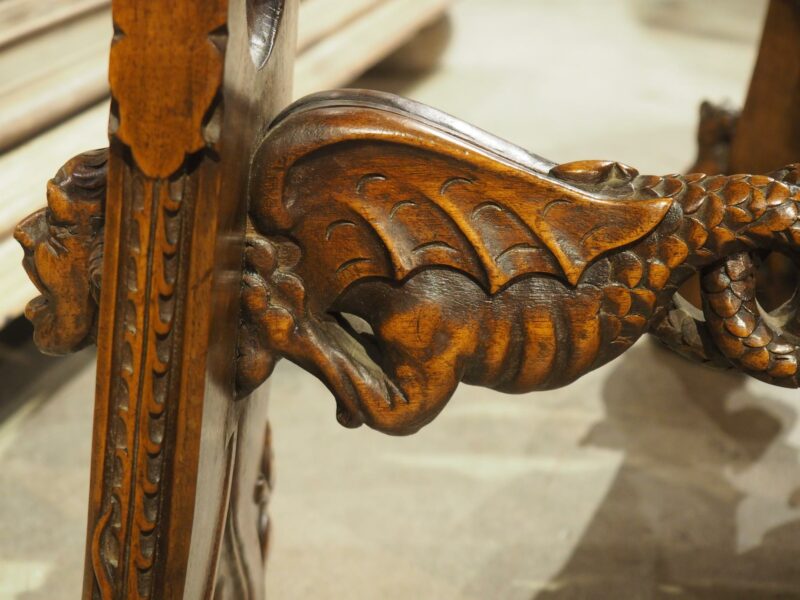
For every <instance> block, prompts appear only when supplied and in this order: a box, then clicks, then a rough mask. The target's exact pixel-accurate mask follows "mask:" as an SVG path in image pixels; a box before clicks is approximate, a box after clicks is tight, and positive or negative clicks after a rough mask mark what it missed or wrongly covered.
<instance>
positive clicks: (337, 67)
mask: <svg viewBox="0 0 800 600" xmlns="http://www.w3.org/2000/svg"><path fill="white" fill-rule="evenodd" d="M451 1H452V0H386V1H384V2H381V3H380V4H379V5H378V6H376V7H375V8H374V9H373V10H370V11H369V12H367V13H365V14H364V15H362V16H361V17H360V18H359V19H356V20H355V21H352V22H351V23H349V24H348V25H347V26H345V27H343V28H341V29H339V30H338V31H336V32H334V33H332V34H331V35H329V36H328V37H326V38H325V39H324V40H322V41H320V42H319V43H317V44H315V45H314V46H312V47H311V48H309V49H308V50H306V51H305V52H304V53H303V54H302V55H301V56H300V60H299V61H298V63H297V67H296V70H295V90H294V91H295V96H296V97H302V96H305V95H307V94H310V93H313V92H318V91H320V90H324V89H330V88H335V87H338V86H341V85H343V84H344V83H346V82H349V81H352V80H353V79H355V78H356V77H358V76H359V75H361V74H362V73H363V72H364V71H366V70H367V69H369V68H370V67H371V66H373V65H374V64H375V63H377V62H378V61H379V60H380V59H381V58H384V57H386V56H388V55H389V54H390V53H391V52H392V51H393V50H396V49H397V48H399V47H400V46H402V45H403V43H405V42H407V41H408V40H410V39H411V37H413V35H414V34H415V33H416V32H417V31H419V30H420V29H421V28H423V27H425V26H426V25H428V24H430V23H432V22H433V21H435V20H436V18H438V17H439V16H441V15H442V13H443V12H444V11H445V10H446V9H447V7H448V6H449V4H450V3H451ZM301 14H302V13H301ZM301 22H302V21H301Z"/></svg>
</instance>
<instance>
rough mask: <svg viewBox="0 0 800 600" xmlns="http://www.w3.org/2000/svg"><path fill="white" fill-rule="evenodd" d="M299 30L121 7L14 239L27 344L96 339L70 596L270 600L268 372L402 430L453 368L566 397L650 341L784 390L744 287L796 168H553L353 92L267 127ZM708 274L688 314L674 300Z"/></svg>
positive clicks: (186, 4)
mask: <svg viewBox="0 0 800 600" xmlns="http://www.w3.org/2000/svg"><path fill="white" fill-rule="evenodd" d="M790 4H791V3H789V2H781V1H776V2H775V3H774V4H773V7H772V12H771V14H770V19H775V18H778V17H776V12H780V11H785V10H790V11H794V13H793V14H794V16H795V17H797V10H798V9H797V7H796V5H793V6H790ZM296 14H297V3H296V2H294V1H292V0H286V1H283V0H231V2H230V3H229V2H227V0H207V1H205V2H202V3H201V2H192V1H190V0H176V1H175V2H171V3H164V2H157V1H149V0H114V4H113V18H114V31H115V33H114V39H113V43H112V47H111V69H110V72H111V88H112V94H113V104H112V110H111V116H110V128H109V132H110V147H109V149H107V150H96V151H92V152H88V153H86V154H83V155H80V156H78V157H76V158H74V159H72V160H70V161H69V162H67V163H66V165H65V166H64V167H63V168H62V170H61V171H60V172H59V173H58V174H57V175H56V176H55V178H54V179H53V180H51V182H50V183H49V184H48V191H47V198H48V207H47V208H46V209H43V210H42V211H39V212H37V213H35V214H33V215H31V216H30V217H29V218H28V219H26V220H25V221H23V222H22V223H21V224H20V226H19V228H18V230H17V239H18V240H19V241H20V243H21V244H22V246H23V247H24V249H25V259H24V264H25V268H26V269H27V271H28V273H29V275H30V276H31V278H32V280H33V281H34V283H35V284H36V285H37V287H38V288H39V289H40V291H41V292H42V296H41V297H39V298H37V299H35V300H33V301H32V302H31V303H30V304H29V306H28V309H27V312H26V314H27V316H28V318H29V319H30V320H31V321H32V322H33V323H34V326H35V339H36V342H37V344H38V345H39V347H40V348H41V349H42V350H43V351H45V352H51V353H56V354H61V353H66V352H70V351H73V350H75V349H78V348H80V347H83V346H84V345H86V344H89V343H93V342H95V341H96V342H97V345H98V373H97V395H96V408H95V423H94V450H93V459H92V482H91V496H90V504H89V531H88V537H87V550H86V570H85V581H84V592H83V597H84V598H86V599H87V600H88V599H112V598H114V599H121V598H129V599H134V598H192V599H195V598H215V599H223V598H224V599H227V598H231V599H241V598H261V597H263V594H264V589H263V586H264V583H263V571H262V568H263V560H264V557H265V556H266V549H267V541H268V529H269V525H268V519H267V514H266V505H267V501H268V498H269V492H270V481H271V474H270V450H269V429H268V428H267V420H266V405H265V398H264V397H263V396H262V395H260V394H259V393H258V392H255V390H256V388H258V386H259V385H260V384H261V383H263V382H264V381H265V380H266V379H267V378H268V377H269V375H270V373H271V372H272V369H273V367H274V365H275V363H276V362H277V361H278V360H279V359H280V358H288V359H290V360H292V361H294V362H296V363H297V364H299V365H300V366H302V367H303V368H305V369H306V370H308V371H309V372H311V373H313V374H314V375H316V376H317V377H319V378H320V379H321V380H322V381H323V382H324V383H325V384H326V385H327V386H328V388H329V389H330V390H331V392H332V394H333V396H334V397H335V400H336V406H337V418H338V419H339V421H340V422H341V423H342V424H343V425H345V426H347V427H356V426H359V425H361V424H367V425H369V426H370V427H373V428H376V429H378V430H380V431H383V432H386V433H389V434H410V433H413V432H415V431H417V430H418V429H419V428H420V427H422V426H423V425H425V424H426V423H428V422H430V421H431V420H432V419H433V418H434V417H435V416H436V415H437V414H438V413H439V411H441V410H442V409H443V408H444V406H445V404H446V403H447V401H448V400H449V398H450V397H451V395H452V394H453V392H454V390H455V388H456V386H457V385H458V384H459V383H460V382H466V383H470V384H475V385H481V386H486V387H490V388H493V389H497V390H502V391H505V392H510V393H523V392H528V391H533V390H547V389H552V388H555V387H559V386H563V385H567V384H569V383H570V382H572V381H574V380H575V379H577V378H578V377H580V376H582V375H584V374H585V373H587V372H589V371H591V370H592V369H595V368H597V367H599V366H601V365H603V364H605V363H607V362H608V361H610V360H613V359H614V358H616V357H618V356H619V355H621V354H622V353H623V352H625V350H627V349H628V348H629V347H630V346H631V345H632V344H633V343H634V342H635V341H636V340H637V339H638V338H639V337H641V336H642V335H643V334H645V333H647V332H650V333H653V334H655V335H656V336H657V337H659V338H660V339H662V340H663V341H664V342H665V343H667V344H668V345H670V346H671V347H673V348H674V349H676V350H678V351H680V352H682V353H684V354H685V355H687V356H691V357H693V358H695V359H699V360H702V361H706V362H713V363H716V364H718V365H725V366H727V367H732V368H736V369H740V370H742V371H745V372H747V373H749V374H751V375H753V376H755V377H757V378H759V379H762V380H764V381H767V382H770V383H775V384H778V385H785V386H791V387H797V386H798V382H799V381H800V373H799V372H798V356H799V353H798V338H797V326H796V321H795V311H794V302H792V301H790V302H789V303H788V304H787V305H786V306H784V307H782V308H781V309H780V311H778V312H776V313H775V314H772V315H768V314H765V313H764V311H763V310H762V309H761V308H760V307H759V305H758V303H757V299H756V293H755V292H756V285H755V270H756V266H757V263H758V261H759V259H760V257H761V256H762V255H763V254H764V253H766V252H769V251H779V252H782V253H784V254H786V255H788V256H790V257H795V256H796V254H797V252H798V250H799V249H800V212H799V210H800V187H799V186H798V167H796V166H789V167H786V168H782V169H779V170H777V171H773V172H771V174H769V175H728V176H726V175H719V174H715V173H710V174H702V173H696V174H690V175H667V176H650V175H641V174H639V173H638V172H637V171H636V170H635V169H633V168H631V167H628V166H625V165H622V164H619V163H617V162H613V161H577V162H572V163H568V164H560V165H557V164H553V163H551V162H550V161H547V160H546V159H543V158H541V157H538V156H536V155H533V154H531V153H529V152H527V151H525V150H523V149H521V148H518V147H516V146H513V145H512V144H510V143H508V142H505V141H502V140H499V139H497V138H495V137H493V136H491V135H490V134H488V133H485V132H483V131H481V130H478V129H476V128H474V127H471V126H469V125H467V124H465V123H462V122H461V121H458V120H456V119H454V118H453V117H450V116H448V115H446V114H444V113H441V112H439V111H437V110H434V109H432V108H429V107H426V106H422V105H420V104H417V103H415V102H412V101H410V100H405V99H402V98H398V97H396V96H392V95H387V94H380V93H375V92H367V91H338V92H327V93H322V94H317V95H314V96H310V97H307V98H305V99H303V100H300V101H299V102H297V103H295V104H294V105H292V106H291V107H289V108H287V109H285V110H283V112H281V113H280V114H278V112H279V111H280V110H281V109H283V108H284V107H285V105H286V103H287V99H288V97H289V91H290V88H291V72H292V56H293V48H294V35H295V34H294V30H295V20H296ZM794 23H795V25H796V24H797V19H796V18H795V21H794ZM794 39H795V40H797V39H800V36H795V38H794ZM765 44H766V45H768V42H766V41H765ZM769 53H770V51H769V49H768V48H766V49H765V50H764V53H762V61H766V62H765V63H764V64H769V60H768V58H765V57H768V56H769ZM760 64H761V63H760ZM760 69H761V70H759V71H757V74H756V81H757V80H758V77H759V76H760V75H759V74H760V73H761V71H763V67H760ZM795 84H796V81H795ZM795 89H796V88H795ZM753 98H754V96H753V95H751V101H752V102H756V100H753ZM749 106H750V105H749V104H748V107H749ZM747 110H748V109H746V110H745V115H744V116H743V121H742V122H740V125H739V127H740V131H741V130H746V123H748V122H749V121H748V120H747V114H748V113H747ZM759 114H760V113H759ZM733 121H735V119H732V120H731V121H730V122H731V123H732V122H733ZM707 122H710V121H709V120H708V119H707ZM723 130H724V131H729V132H731V131H732V125H730V126H725V127H723ZM711 137H712V138H713V139H712V140H711V142H710V143H709V144H710V145H709V144H706V146H707V147H706V150H707V152H706V155H705V156H701V158H705V159H706V164H711V166H712V167H715V166H716V168H714V169H708V170H709V171H711V170H714V171H723V170H725V166H724V165H721V164H720V163H721V162H724V161H726V160H727V157H728V155H729V154H728V152H727V145H726V143H727V141H729V140H724V141H723V143H722V148H721V149H720V148H718V147H717V146H716V145H715V144H717V142H719V140H718V139H717V138H716V137H714V136H713V135H712V136H711ZM730 137H731V138H733V139H738V138H737V137H736V136H733V133H732V132H731V135H730ZM701 140H702V138H701ZM795 143H796V142H795ZM737 152H738V153H737ZM732 156H733V157H739V158H737V159H736V160H742V159H741V156H742V153H741V152H740V151H737V150H736V142H734V151H733V154H732ZM720 157H722V158H720ZM793 157H794V149H792V154H791V156H790V157H788V158H793ZM709 161H710V163H709ZM785 162H790V161H789V160H787V161H785ZM734 164H740V163H736V162H735V161H734ZM776 166H777V165H776ZM757 170H759V171H760V170H762V169H761V167H760V166H759V168H758V169H757ZM697 273H699V274H700V276H701V296H702V313H703V316H704V318H703V319H697V318H695V316H697V315H693V314H691V311H690V310H689V309H686V308H683V307H681V306H679V305H678V304H677V303H676V302H675V298H676V292H677V290H678V288H679V286H681V285H682V284H683V283H684V282H685V281H686V280H687V279H689V278H690V277H692V276H693V275H694V274H697Z"/></svg>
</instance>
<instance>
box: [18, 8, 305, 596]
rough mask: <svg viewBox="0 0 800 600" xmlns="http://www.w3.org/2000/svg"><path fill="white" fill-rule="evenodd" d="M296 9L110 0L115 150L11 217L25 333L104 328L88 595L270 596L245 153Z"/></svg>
mask: <svg viewBox="0 0 800 600" xmlns="http://www.w3.org/2000/svg"><path fill="white" fill-rule="evenodd" d="M296 13H297V6H296V2H294V1H292V0H288V1H286V2H284V1H283V0H247V1H245V0H231V1H230V3H229V2H228V1H227V0H207V1H204V2H196V1H195V0H176V1H174V2H162V1H161V0H114V3H113V18H114V28H115V35H114V40H113V44H112V47H111V63H110V79H111V91H112V95H113V104H112V112H111V120H110V138H111V147H110V150H109V151H108V152H107V153H106V152H98V153H94V154H88V155H83V156H81V157H78V158H76V159H75V160H73V161H71V162H70V163H68V164H67V165H66V166H65V168H64V169H63V170H62V172H61V173H60V174H59V176H58V177H56V179H54V180H53V182H51V184H50V188H49V191H48V205H49V208H48V209H47V210H46V211H41V212H40V213H37V214H35V215H32V216H31V217H30V218H29V219H27V220H26V221H25V222H23V223H22V224H21V225H20V228H19V230H18V232H17V237H18V239H19V240H20V242H21V243H22V244H23V246H24V247H25V250H26V258H25V265H26V268H27V269H28V272H29V273H30V274H31V276H32V278H33V279H34V281H35V282H36V283H37V285H38V286H39V288H40V289H41V291H42V292H43V298H40V299H37V300H35V301H33V302H32V303H31V305H30V306H29V308H28V311H27V314H28V316H29V317H30V318H31V320H32V321H33V322H34V324H35V326H36V338H37V342H38V343H39V344H40V346H41V347H42V348H43V349H44V350H49V351H51V352H56V353H62V352H67V351H71V350H73V349H75V348H78V347H80V346H81V345H83V344H84V343H86V342H88V341H91V340H92V338H93V337H94V336H95V333H96V337H97V342H98V367H97V396H96V404H95V406H96V408H95V422H94V446H93V457H92V476H91V496H90V503H89V531H88V542H87V553H86V572H85V580H84V592H83V596H84V598H86V599H87V600H88V599H100V598H103V599H109V600H110V599H112V598H113V599H116V600H121V599H123V598H130V599H131V600H132V599H134V598H136V599H141V598H164V599H177V598H211V597H214V598H225V599H231V600H233V599H236V600H240V599H242V598H256V599H257V598H261V597H263V594H264V589H263V586H264V582H263V559H264V556H263V550H264V547H265V540H264V536H265V535H266V529H265V522H264V520H265V517H264V514H263V512H264V506H263V504H264V502H265V501H266V499H267V498H268V485H267V484H266V479H265V478H268V476H269V474H268V469H267V468H266V466H265V463H264V444H265V438H264V435H265V434H264V431H265V426H266V406H265V398H263V397H261V398H259V397H255V396H254V397H251V398H240V399H238V400H237V399H236V397H235V389H234V386H235V376H234V368H235V358H236V338H237V333H238V322H239V294H240V279H241V262H242V252H243V248H244V236H245V213H246V202H247V198H246V190H247V176H248V170H249V169H248V167H249V158H250V156H251V155H252V152H253V151H254V148H255V143H256V141H257V140H259V139H260V138H261V136H262V135H263V132H264V130H265V129H266V126H267V124H268V122H269V119H271V118H272V117H273V116H274V115H275V113H276V112H277V111H278V110H280V109H281V108H282V107H283V106H285V104H286V103H287V101H288V100H289V96H290V91H291V74H292V59H293V55H294V46H295V21H296ZM106 163H107V164H106ZM106 177H107V192H106V193H105V194H104V191H106ZM104 195H105V200H106V201H105V211H103V196H104ZM103 226H104V227H105V232H104V233H103ZM101 272H102V278H101V277H100V273H101ZM101 280H102V285H101ZM100 287H102V292H101V293H100V294H99V295H100V299H99V313H98V310H97V299H98V289H99V288H100ZM220 557H221V558H220ZM220 560H222V562H223V565H222V566H221V567H220V569H219V572H220V573H221V574H222V576H223V577H222V578H221V580H220V582H219V584H217V582H216V573H217V572H218V563H219V561H220Z"/></svg>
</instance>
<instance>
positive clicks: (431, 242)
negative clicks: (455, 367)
mask: <svg viewBox="0 0 800 600" xmlns="http://www.w3.org/2000/svg"><path fill="white" fill-rule="evenodd" d="M348 153H349V155H348V157H347V161H346V162H347V164H348V165H350V167H349V169H350V171H351V173H350V174H349V175H348V176H347V177H346V178H345V179H344V181H342V184H341V185H339V186H337V187H333V188H331V186H330V182H327V183H326V184H325V189H326V191H327V194H320V195H317V194H314V195H312V196H309V197H307V201H310V202H312V203H313V205H314V206H313V207H309V206H308V204H307V203H306V202H304V203H303V204H304V205H305V206H306V208H305V209H304V211H305V215H306V216H305V217H302V222H301V223H298V226H297V228H296V231H297V232H298V233H299V234H300V236H301V237H306V236H309V237H313V238H314V239H324V240H325V242H324V243H323V244H321V245H318V252H316V253H315V254H314V256H310V257H308V262H307V264H308V265H309V266H313V267H314V269H309V271H311V270H314V271H317V272H318V271H319V266H320V264H321V265H324V267H325V268H324V271H325V272H326V273H328V274H332V275H333V278H332V279H333V281H332V282H331V285H332V286H333V289H330V290H329V291H330V293H331V294H332V295H336V294H337V293H340V292H341V291H343V290H344V289H346V288H347V287H348V286H349V285H351V284H352V283H354V282H356V281H358V280H360V279H363V278H368V277H381V278H387V279H391V280H396V281H402V280H404V279H405V278H407V277H408V276H409V275H411V274H412V273H414V272H416V271H418V270H420V269H424V268H436V267H448V268H453V269H457V270H459V271H461V272H463V273H465V274H467V275H469V276H470V277H472V278H473V279H474V280H476V281H477V282H479V283H480V284H481V286H482V287H484V289H486V290H487V292H489V293H496V292H497V291H498V290H500V289H502V288H503V287H505V286H506V285H508V284H509V283H510V282H512V281H513V280H515V279H517V278H519V277H522V276H525V275H528V274H530V273H546V274H549V275H553V276H557V277H560V278H562V279H565V280H566V281H567V282H569V283H570V284H572V285H575V284H577V282H578V281H579V279H580V277H581V274H582V273H583V272H584V270H585V269H586V267H587V266H588V265H589V264H590V263H591V262H592V261H593V260H595V259H596V258H598V257H599V256H601V255H602V254H603V253H605V252H607V251H609V250H612V249H614V248H618V247H621V246H625V245H627V244H630V243H632V242H635V241H636V240H638V239H640V238H641V237H643V236H644V235H646V234H647V233H648V232H650V231H652V230H653V228H655V227H656V226H657V225H658V223H660V222H661V220H662V219H663V217H664V215H665V213H666V212H667V210H668V209H669V206H670V204H671V201H670V200H669V199H664V198H660V199H645V200H629V201H624V200H608V199H600V198H596V197H594V196H592V195H590V194H588V193H587V192H583V191H581V190H579V189H577V188H574V187H571V186H569V185H568V184H565V183H563V182H560V181H557V180H555V179H552V178H549V177H546V176H538V175H535V174H529V173H525V174H523V175H520V174H510V173H509V172H508V169H507V168H506V169H503V170H501V171H500V172H491V171H486V170H485V168H484V169H482V170H481V171H480V172H478V171H477V169H472V168H470V167H469V165H464V164H457V163H454V162H453V161H451V160H449V159H445V158H444V157H440V156H437V155H435V154H432V153H431V154H429V155H423V156H420V152H419V151H414V152H411V151H409V150H407V149H402V148H394V149H393V152H392V159H393V160H392V161H386V159H385V157H386V153H387V149H386V148H384V149H382V150H381V151H377V150H376V149H375V148H370V147H369V146H364V147H360V148H359V147H353V148H351V149H349V150H348ZM376 156H380V157H381V160H380V161H377V160H376V159H375V157H376ZM341 158H342V157H341V156H338V159H339V160H341ZM323 162H326V160H325V159H323ZM378 162H380V163H381V164H377V163H378ZM355 165H358V169H357V170H355V169H353V166H355ZM318 168H319V169H322V170H328V169H330V168H331V166H330V165H323V164H319V163H317V164H314V165H308V166H306V167H304V168H301V169H299V171H298V172H297V173H295V176H296V177H298V178H300V179H302V180H303V181H315V180H316V175H315V173H314V171H316V170H317V169H318ZM443 174H444V175H443ZM312 189H313V188H312ZM312 198H313V199H312ZM312 246H314V245H313V244H308V245H306V247H307V248H311V247H312ZM334 281H335V283H334Z"/></svg>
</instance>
